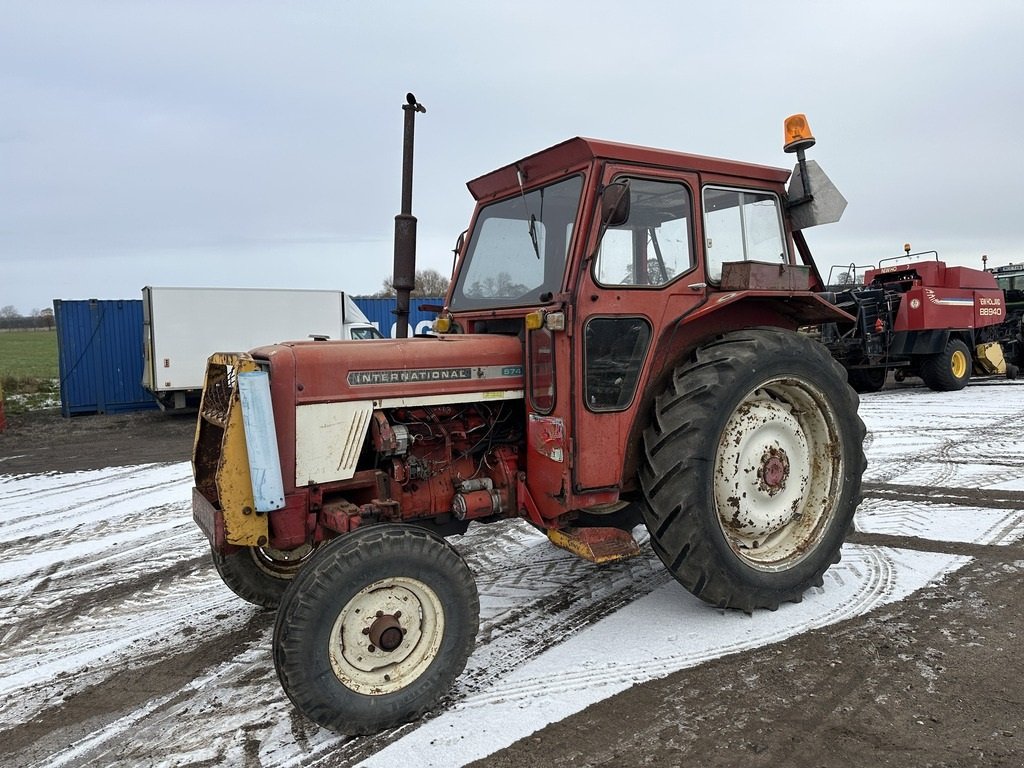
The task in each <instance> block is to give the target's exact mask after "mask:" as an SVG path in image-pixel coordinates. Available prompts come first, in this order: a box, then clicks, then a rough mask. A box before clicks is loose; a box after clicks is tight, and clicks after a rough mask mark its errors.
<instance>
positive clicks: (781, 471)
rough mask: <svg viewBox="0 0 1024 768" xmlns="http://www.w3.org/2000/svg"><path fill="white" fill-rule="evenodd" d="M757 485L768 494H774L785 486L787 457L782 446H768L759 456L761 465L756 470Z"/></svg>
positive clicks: (787, 465)
mask: <svg viewBox="0 0 1024 768" xmlns="http://www.w3.org/2000/svg"><path fill="white" fill-rule="evenodd" d="M757 477H758V480H759V483H758V487H759V488H760V489H761V490H762V491H764V492H765V493H767V494H768V495H769V496H774V495H775V494H777V493H778V492H779V491H781V490H784V489H785V487H786V478H788V477H789V457H788V456H787V455H786V452H785V451H784V450H783V449H782V448H778V447H775V446H769V447H768V448H765V451H764V455H763V456H762V457H761V467H760V469H758V470H757Z"/></svg>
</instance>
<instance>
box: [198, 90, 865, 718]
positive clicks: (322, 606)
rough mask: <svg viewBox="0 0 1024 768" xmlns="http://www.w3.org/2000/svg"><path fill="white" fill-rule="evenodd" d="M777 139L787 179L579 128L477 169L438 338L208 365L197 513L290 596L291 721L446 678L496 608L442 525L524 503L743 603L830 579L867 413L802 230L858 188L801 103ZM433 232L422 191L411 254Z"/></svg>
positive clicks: (599, 547) (562, 537)
mask: <svg viewBox="0 0 1024 768" xmlns="http://www.w3.org/2000/svg"><path fill="white" fill-rule="evenodd" d="M413 105H414V99H411V100H410V105H409V107H407V108H406V109H407V110H408V109H410V108H412V109H415V108H416V107H418V106H419V105H418V104H415V106H413ZM407 116H408V112H407ZM407 125H408V123H407ZM785 130H786V146H785V149H786V150H787V151H790V152H796V153H797V159H798V171H797V173H796V174H795V175H794V178H793V180H792V183H791V184H790V188H789V189H788V190H787V187H786V182H787V180H789V179H790V172H789V171H787V170H783V169H777V168H770V167H765V166H760V165H753V164H748V163H741V162H736V161H731V160H721V159H715V158H709V157H703V156H699V155H691V154H683V153H679V152H673V151H666V150H659V149H650V148H644V147H638V146H632V145H625V144H617V143H612V142H606V141H596V140H592V139H585V138H573V139H570V140H568V141H565V142H563V143H561V144H558V145H556V146H553V147H550V148H548V149H545V150H543V151H541V152H538V153H536V154H533V155H530V156H528V157H525V158H523V159H521V160H519V161H517V162H514V163H511V164H509V165H505V166H503V167H500V168H498V169H497V170H495V171H493V172H491V173H488V174H486V175H484V176H481V177H479V178H476V179H474V180H473V181H470V182H469V183H468V187H469V191H470V192H471V194H472V195H473V197H474V198H475V200H476V208H475V211H474V213H473V216H472V219H471V222H470V225H469V228H468V230H467V231H466V232H465V233H464V234H463V236H461V237H460V238H459V242H458V246H457V260H456V263H455V267H454V273H453V280H452V283H451V288H450V290H449V293H448V295H447V297H446V301H445V305H444V306H443V307H439V308H438V317H437V320H436V323H435V333H434V334H433V335H431V336H428V337H414V338H406V339H383V340H367V341H361V342H358V343H355V342H347V341H323V340H314V341H298V342H287V343H280V344H274V345H270V346H264V347H259V348H257V349H253V350H250V351H248V352H240V351H236V352H225V353H218V354H216V355H214V356H212V357H211V358H210V360H209V363H208V366H207V373H206V383H205V387H204V392H203V399H202V404H201V406H200V413H199V420H198V427H197V433H196V441H195V451H194V459H193V466H194V472H195V482H196V485H195V489H194V493H193V516H194V518H195V520H196V522H197V523H198V525H199V526H200V527H201V528H202V530H203V531H204V532H205V533H206V535H207V537H208V539H209V541H210V544H211V547H212V550H213V558H214V562H215V564H216V567H217V569H218V571H219V573H220V575H221V577H222V578H223V581H224V582H225V583H226V584H227V585H228V586H229V587H230V588H231V589H232V590H234V591H235V592H236V593H237V594H238V595H239V596H241V597H242V598H244V599H246V600H248V601H250V602H252V603H255V604H257V605H262V606H267V607H277V609H278V613H277V618H276V624H275V629H274V638H273V656H274V662H275V665H276V668H277V672H278V676H279V679H280V681H281V683H282V685H283V687H284V689H285V691H286V693H287V695H288V696H289V698H290V699H291V701H292V702H293V703H294V704H295V705H296V707H297V708H298V709H299V710H301V711H302V712H303V713H305V714H306V715H307V716H308V717H310V718H311V719H313V720H314V721H316V722H317V723H319V724H321V725H323V726H325V727H328V728H330V729H333V730H335V731H337V732H340V733H346V734H359V733H369V732H373V731H377V730H380V729H383V728H386V727H389V726H393V725H396V724H398V723H401V722H404V721H407V720H410V719H413V718H416V717H418V716H419V715H421V714H422V713H424V712H425V711H426V710H428V709H429V708H430V707H431V706H433V705H434V704H435V703H436V702H437V700H438V699H439V697H441V696H442V695H443V694H444V693H445V692H446V691H447V690H448V689H449V688H450V687H451V685H452V684H453V682H454V680H455V679H456V677H457V676H458V675H459V674H460V672H461V671H462V670H463V669H464V667H465V664H466V663H467V660H468V657H469V655H470V653H471V650H472V648H473V644H474V639H475V636H476V633H477V629H478V622H479V601H478V597H477V592H476V587H475V584H474V580H473V577H472V574H471V573H470V570H469V568H468V566H467V565H466V563H465V561H464V560H463V558H462V556H461V555H460V553H459V551H458V550H457V549H456V547H455V546H453V545H452V543H451V542H450V540H449V539H450V538H451V537H457V536H458V535H459V534H462V533H464V532H465V531H466V530H467V528H468V527H469V526H470V525H479V524H493V523H500V522H501V521H506V520H509V519H512V518H518V519H522V520H525V521H527V522H528V523H529V524H530V525H532V526H533V527H534V528H536V529H537V530H538V531H539V532H541V533H542V534H543V535H545V536H546V537H547V538H548V540H549V541H550V542H551V544H552V545H554V546H557V547H561V548H563V549H565V550H568V551H570V552H572V553H573V554H575V555H577V556H579V557H582V558H585V559H587V560H590V561H592V562H594V563H598V564H600V563H608V562H612V561H615V560H618V559H622V558H625V557H630V556H634V555H636V554H638V553H639V546H638V543H637V541H636V540H635V538H634V537H633V534H632V531H633V530H634V529H635V527H636V526H637V525H640V524H643V525H645V526H646V528H647V530H648V531H649V533H650V542H651V546H652V548H653V550H654V551H655V552H656V553H657V555H658V557H659V558H660V559H661V560H662V562H663V563H664V565H665V567H666V568H667V569H668V570H669V571H670V573H671V574H672V575H673V576H674V577H675V579H676V580H678V581H679V582H680V583H681V584H682V585H683V586H684V587H686V588H687V589H688V590H690V591H691V592H692V593H693V594H694V595H696V596H697V597H698V598H700V599H701V600H704V601H706V602H708V603H710V604H712V605H715V606H720V607H725V608H735V609H739V610H742V611H746V612H748V613H749V612H753V611H754V610H755V609H759V608H768V609H774V608H776V607H777V606H779V605H780V604H781V603H784V602H788V601H799V600H800V599H801V597H802V595H803V594H804V593H805V591H806V590H808V589H809V588H811V587H815V586H820V585H822V583H823V574H824V573H825V571H826V570H827V569H828V568H829V567H830V566H831V565H832V564H833V563H835V562H837V561H838V559H839V556H840V547H841V545H842V543H843V540H844V537H845V535H846V532H847V531H848V530H849V529H850V526H851V521H852V517H853V513H854V509H855V508H856V506H857V504H858V502H859V500H860V484H861V476H862V474H863V471H864V467H865V459H864V454H863V449H862V442H863V438H864V426H863V423H862V422H861V420H860V418H859V417H858V415H857V407H858V400H857V395H856V394H855V392H854V391H853V390H852V389H851V388H850V387H849V386H848V384H847V381H846V374H845V372H844V371H843V369H842V367H841V366H840V365H839V364H838V363H836V362H835V361H834V360H833V359H832V358H831V357H830V355H829V354H828V351H827V350H826V349H825V348H824V347H823V346H821V345H820V344H818V343H817V342H815V341H814V340H812V339H809V338H807V337H806V336H805V335H803V334H801V333H799V332H798V329H799V328H800V327H801V326H806V325H809V324H826V323H837V324H838V323H849V322H852V321H853V320H854V318H853V316H852V315H849V314H847V313H846V312H845V311H844V310H843V309H842V308H839V307H837V306H835V305H834V304H832V303H830V302H828V301H827V300H825V299H824V298H823V297H822V296H821V295H819V291H820V290H821V289H822V288H823V285H822V283H821V279H820V276H819V274H818V271H817V269H816V268H815V266H814V262H813V260H812V258H811V254H810V251H809V248H808V246H807V243H806V241H805V239H804V237H803V233H802V230H803V228H805V227H808V226H813V225H815V224H818V223H828V222H830V221H835V220H837V219H838V216H839V215H840V214H841V212H842V207H843V206H845V201H843V200H842V198H841V196H839V195H838V192H836V191H835V189H834V187H832V186H831V184H830V183H829V182H828V179H827V177H825V176H824V174H823V173H822V172H821V171H820V169H819V168H818V167H817V165H816V164H815V163H813V162H812V161H806V160H805V157H804V151H805V149H806V148H808V147H810V146H811V145H812V144H813V143H814V138H813V137H812V136H811V134H810V130H809V128H808V127H807V123H806V120H805V119H804V118H803V116H802V115H798V116H794V117H793V118H790V119H789V120H787V123H786V129H785ZM403 197H404V196H403ZM414 233H415V226H414V220H411V212H410V211H409V210H408V206H406V205H403V213H402V214H400V216H399V217H396V246H395V253H396V262H398V261H399V260H403V259H408V258H410V254H414V252H415V248H414V247H412V246H410V243H409V242H408V239H403V238H409V237H410V236H411V235H414ZM412 273H413V270H412V269H411V266H410V264H409V263H408V261H403V263H401V264H399V263H396V266H395V274H396V283H397V282H398V279H397V276H398V275H410V274H412Z"/></svg>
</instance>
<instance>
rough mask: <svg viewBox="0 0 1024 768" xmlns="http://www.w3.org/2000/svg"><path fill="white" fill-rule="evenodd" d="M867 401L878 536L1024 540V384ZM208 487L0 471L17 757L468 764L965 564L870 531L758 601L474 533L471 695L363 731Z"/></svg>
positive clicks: (513, 535) (0, 650)
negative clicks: (268, 592) (318, 692)
mask: <svg viewBox="0 0 1024 768" xmlns="http://www.w3.org/2000/svg"><path fill="white" fill-rule="evenodd" d="M861 415H862V417H863V418H864V420H865V423H866V424H867V426H868V430H869V434H868V439H867V443H866V450H867V454H868V462H869V467H868V472H867V475H866V476H865V484H866V494H865V500H864V502H863V504H862V505H861V507H860V509H859V511H858V515H857V528H858V530H859V531H861V532H865V533H874V534H886V535H893V536H912V537H918V538H919V539H923V540H933V541H935V542H966V543H978V544H990V545H1004V544H1008V543H1010V542H1013V541H1017V540H1020V539H1021V538H1024V441H1022V440H1021V439H1020V437H1019V435H1020V425H1021V424H1022V423H1024V418H1022V417H1024V383H1021V382H1008V381H990V382H975V383H972V385H971V386H970V387H968V388H967V389H965V390H964V391H962V392H954V393H933V392H929V391H927V390H924V389H920V388H908V389H896V390H890V391H885V392H881V393H877V394H873V395H867V396H865V397H863V398H862V404H861ZM190 488H191V475H190V470H189V466H188V464H172V465H145V466H135V467H118V468H112V469H107V470H101V471H91V472H80V473H74V474H63V475H62V474H44V475H22V476H10V475H0V551H2V553H3V557H2V558H0V742H2V743H3V746H0V752H3V753H6V754H7V755H8V757H9V758H10V759H8V760H7V762H9V763H12V764H13V763H17V764H19V765H40V766H41V765H47V766H63V765H83V764H95V765H107V764H119V765H138V764H146V765H164V766H182V765H198V764H204V765H209V764H214V763H223V764H238V765H243V764H247V765H260V766H293V765H294V766H308V765H318V764H322V765H327V764H330V765H348V764H366V765H380V766H384V765H388V764H392V763H394V762H395V761H400V762H402V763H404V764H408V765H412V764H415V765H424V766H427V765H438V766H441V765H446V766H447V765H460V764H464V763H466V762H469V761H471V760H474V759H477V758H480V757H484V756H486V755H488V754H491V753H492V752H494V751H496V750H498V749H501V748H502V747H504V746H506V745H508V744H510V743H512V742H513V741H515V740H516V739H518V738H521V737H523V736H526V735H528V734H530V733H532V732H533V731H535V730H537V729H538V728H540V727H542V726H544V725H545V724H547V723H549V722H552V721H556V720H560V719H562V718H565V717H567V716H568V715H570V714H573V713H575V712H578V711H580V710H581V709H583V708H584V707H586V706H587V705H588V704H590V703H593V702H595V701H599V700H601V699H603V698H605V697H608V696H611V695H613V694H615V693H617V692H619V691H621V690H624V689H625V688H628V687H629V686H632V685H634V684H636V683H639V682H643V681H646V680H650V679H653V678H656V677H661V676H664V675H667V674H669V673H671V672H673V671H675V670H679V669H682V668H685V667H689V666H694V665H698V664H701V663H704V662H706V661H708V660H709V659H713V658H716V657H718V656H721V655H724V654H727V653H733V652H736V651H739V650H743V649H748V648H754V647H757V646H761V645H764V644H767V643H771V642H775V641H777V640H780V639H783V638H786V637H789V636H791V635H794V634H797V633H801V632H805V631H807V630H809V629H811V628H814V627H820V626H824V625H827V624H830V623H833V622H836V621H840V620H842V619H845V618H848V617H850V616H855V615H858V614H861V613H864V612H866V611H869V610H871V609H872V608H875V607H877V606H879V605H882V604H885V603H889V602H893V601H897V600H900V599H903V598H904V597H906V596H907V595H909V594H911V593H913V592H914V591H916V590H918V589H920V588H921V587H923V586H924V585H926V584H928V583H930V582H933V581H935V580H936V579H939V578H941V577H942V576H944V575H945V574H947V573H949V572H950V571H952V570H955V569H956V568H958V567H959V566H961V565H963V564H964V563H965V562H966V561H967V558H966V557H965V556H955V555H950V554H944V548H943V547H941V546H936V547H935V548H934V551H930V550H929V548H928V547H927V546H917V547H915V548H914V549H897V548H891V547H882V546H874V545H866V544H856V545H854V544H850V545H847V546H846V547H845V548H844V552H843V560H842V562H841V563H839V564H838V565H837V566H835V567H833V568H832V569H831V570H830V571H829V572H828V573H827V574H826V579H825V584H824V587H823V589H816V590H812V591H811V592H810V593H809V594H808V595H807V596H806V598H805V599H804V601H803V602H802V603H800V604H792V605H785V606H783V607H782V608H780V609H779V610H778V611H776V612H758V613H757V614H755V615H754V616H746V615H743V614H737V613H735V612H725V611H720V610H716V609H714V608H711V607H709V606H707V605H705V604H703V603H701V602H699V601H698V600H696V599H695V598H693V597H692V596H690V595H689V594H688V593H687V592H686V591H685V590H684V589H683V588H682V587H680V586H678V585H677V584H676V583H675V582H673V581H672V580H671V579H670V578H669V577H668V576H667V575H666V574H665V572H664V571H663V569H662V567H661V565H660V563H658V562H657V560H656V558H655V557H654V556H653V555H652V554H651V553H650V551H649V550H648V549H645V550H644V555H642V556H640V557H638V558H635V559H633V560H631V561H627V562H624V563H619V564H616V565H613V566H609V567H603V568H600V569H599V568H597V567H595V566H593V565H591V564H589V563H586V562H583V561H580V560H578V559H576V558H574V557H573V556H571V555H569V554H567V553H565V552H562V551H561V550H557V549H555V548H553V547H551V546H550V545H549V544H548V543H547V541H546V539H545V538H544V537H542V536H541V535H539V534H538V533H536V532H535V531H533V530H532V529H531V528H529V527H528V526H526V525H523V524H520V523H515V522H512V523H508V524H504V525H500V526H491V527H483V526H481V527H478V528H474V529H472V530H471V531H470V532H469V534H467V535H466V536H464V537H462V538H461V539H460V540H458V541H457V546H458V547H459V549H460V550H461V551H462V552H463V554H464V555H465V557H466V558H467V561H468V562H469V563H470V566H471V568H472V569H473V571H474V573H475V574H476V577H477V583H478V587H479V590H480V602H481V629H480V634H479V636H478V642H477V648H476V651H475V652H474V654H473V656H472V657H471V659H470V662H469V666H468V667H467V669H466V672H465V673H464V674H463V675H462V677H461V678H460V679H459V681H458V683H457V685H456V688H455V690H454V691H453V692H452V695H451V696H449V697H448V698H447V699H446V702H445V704H444V706H443V707H441V708H440V709H439V711H438V712H436V713H435V715H434V716H433V717H430V718H427V719H425V720H424V721H422V722H419V723H414V724H410V725H408V726H404V727H402V728H399V729H395V730H393V731H389V732H386V733H383V734H379V735H377V736H373V737H364V738H355V739H345V738H342V737H339V736H336V735H334V734H332V733H330V732H327V731H325V730H323V729H320V728H318V727H317V726H315V725H313V724H311V723H310V722H308V721H306V720H305V719H304V718H303V717H301V716H300V715H298V714H297V713H296V712H295V711H294V710H293V708H292V707H291V705H290V703H289V702H288V701H287V699H286V698H285V695H284V693H283V692H282V690H281V688H280V686H279V684H278V682H277V678H276V675H275V673H274V668H273V662H272V660H271V656H270V635H271V630H272V617H271V616H270V615H269V614H268V613H266V612H261V611H258V610H257V609H255V608H254V607H252V606H250V605H248V604H247V603H244V602H242V601H241V600H239V599H237V598H235V597H234V595H233V594H232V593H230V592H229V591H228V590H227V589H226V588H225V587H224V586H223V585H222V584H221V583H220V580H219V579H218V577H217V575H216V574H215V572H214V571H213V569H212V566H211V565H210V563H209V558H208V553H207V548H206V544H205V540H204V539H203V536H202V534H201V533H200V532H199V531H198V529H197V528H196V527H195V526H194V525H193V523H192V521H191V511H190V501H189V499H190ZM979 491H981V492H980V493H979ZM947 549H948V548H947ZM29 732H31V735H26V734H29ZM40 732H47V733H52V734H53V735H52V737H50V738H41V737H40V736H39V733H40ZM410 755H414V756H415V758H414V760H413V761H412V762H410ZM12 761H13V762H12Z"/></svg>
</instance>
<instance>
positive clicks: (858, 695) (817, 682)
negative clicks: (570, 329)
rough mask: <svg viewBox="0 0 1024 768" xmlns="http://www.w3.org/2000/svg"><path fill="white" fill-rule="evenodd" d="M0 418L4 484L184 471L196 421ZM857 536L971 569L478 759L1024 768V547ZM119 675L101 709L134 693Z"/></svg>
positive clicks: (636, 690)
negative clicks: (964, 558)
mask: <svg viewBox="0 0 1024 768" xmlns="http://www.w3.org/2000/svg"><path fill="white" fill-rule="evenodd" d="M8 422H9V425H8V429H7V431H6V432H5V433H0V473H6V474H21V473H30V472H33V473H34V472H48V471H73V470H81V469H90V468H100V467H104V466H115V465H124V464H131V463H146V462H154V461H183V460H186V459H187V458H188V456H189V452H190V448H191V441H192V433H193V424H194V422H193V417H191V416H171V415H167V414H163V413H158V412H148V413H137V414H123V415H110V416H80V417H76V418H73V419H63V418H61V417H60V415H59V414H57V413H54V412H44V413H34V414H25V415H18V416H11V417H9V418H8ZM869 491H870V489H869ZM979 495H983V494H979ZM976 501H979V502H980V501H983V499H980V498H979V499H977V500H976ZM855 540H858V541H861V542H864V543H871V544H885V545H888V546H899V547H907V548H913V549H925V550H934V551H941V552H953V553H957V554H967V555H971V556H973V557H974V558H975V559H974V560H973V561H972V562H971V563H970V564H969V565H967V566H966V567H965V568H963V569H961V570H960V571H957V572H955V573H953V574H951V575H950V576H948V577H947V578H946V579H945V580H944V581H943V582H941V583H939V584H937V585H933V586H931V587H928V588H926V589H925V590H923V591H921V592H919V593H917V594H915V595H913V596H912V597H910V598H909V599H907V600H905V601H903V602H899V603H894V604H891V605H888V606H885V607H883V608H880V609H877V610H875V611H873V612H871V613H868V614H866V615H864V616H860V617H858V618H855V619H851V620H847V621H845V622H842V623H839V624H835V625H832V626H829V627H827V628H825V629H822V630H817V631H812V632H808V633H806V634H803V635H800V636H797V637H794V638H791V639H789V640H786V641H784V642H781V643H777V644H774V645H770V646H766V647H763V648H759V649H757V650H753V651H749V652H743V653H738V654H735V655H732V656H728V657H725V658H720V659H717V660H714V661H711V662H708V663H705V664H702V665H701V666H698V667H695V668H692V669H688V670H684V671H682V672H678V673H676V674H673V675H671V676H669V677H666V678H663V679H661V680H657V681H654V682H650V683H646V684H642V685H637V686H635V687H633V688H631V689H629V690H627V691H626V692H624V693H622V694H619V695H617V696H614V697H612V698H609V699H606V700H604V701H602V702H600V703H598V704H596V705H594V706H591V707H590V708H588V709H586V710H584V711H583V712H581V713H579V714H578V715H575V716H572V717H570V718H567V719H566V720H563V721H561V722H558V723H555V724H552V725H550V726H548V727H547V728H545V729H543V730H541V731H538V732H537V733H534V734H533V735H531V736H529V737H527V738H526V739H523V740H521V741H519V742H517V743H516V744H514V745H512V746H511V747H509V748H507V749H504V750H502V751H500V752H498V753H496V754H495V755H492V756H490V757H488V758H487V759H485V760H483V761H481V762H479V763H476V764H475V765H483V766H499V767H505V766H508V767H509V768H511V767H512V766H516V767H518V766H532V765H538V766H539V765H545V766H570V765H571V766H597V765H602V766H633V765H637V766H639V765H657V766H672V765H702V766H703V765H707V766H719V765H721V766H733V765H743V766H768V765H786V766H796V767H798V768H799V767H802V766H807V767H810V766H832V765H842V766H884V765H893V766H1022V765H1024V616H1022V606H1024V547H1022V546H1021V544H1020V543H1018V544H1015V545H1012V546H982V545H963V544H947V543H942V542H934V541H925V540H921V539H907V538H901V537H883V536H878V535H867V534H855ZM636 631H637V633H643V632H644V627H643V626H638V627H637V628H636ZM117 679H118V678H115V685H114V686H110V687H109V689H108V690H105V691H104V695H105V696H107V697H109V698H110V700H111V701H118V700H124V699H131V698H133V697H135V696H137V695H138V692H137V691H133V690H131V686H132V685H133V683H132V680H133V678H132V676H130V675H129V676H125V678H124V681H123V685H124V688H123V689H118V688H117V687H116V681H117ZM26 727H29V728H31V727H32V724H26ZM22 735H23V736H25V737H28V738H29V739H31V738H32V736H31V735H30V734H22ZM37 736H38V734H37ZM409 765H415V757H414V756H410V762H409Z"/></svg>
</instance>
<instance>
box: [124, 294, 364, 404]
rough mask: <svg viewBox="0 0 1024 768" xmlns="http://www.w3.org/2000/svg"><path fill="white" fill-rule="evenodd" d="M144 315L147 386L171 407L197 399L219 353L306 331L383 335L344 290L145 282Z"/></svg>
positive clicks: (316, 334)
mask: <svg viewBox="0 0 1024 768" xmlns="http://www.w3.org/2000/svg"><path fill="white" fill-rule="evenodd" d="M142 322H143V345H144V347H145V349H144V351H143V354H144V364H143V373H142V386H143V387H145V388H146V389H147V390H149V391H150V392H152V393H153V395H154V397H156V399H157V402H158V403H160V406H161V407H162V408H165V409H168V410H173V409H179V408H187V407H195V406H197V405H198V403H199V396H200V394H201V393H202V389H203V380H204V377H205V375H206V360H207V358H208V357H209V356H210V355H211V354H212V353H214V352H237V351H244V350H249V349H252V348H254V347H259V346H263V345H265V344H275V343H277V342H281V341H297V340H306V339H309V338H328V339H375V338H381V334H380V332H379V331H378V330H377V329H376V328H375V327H374V326H373V325H371V324H370V322H369V321H368V320H367V319H366V316H365V315H364V314H363V313H362V312H361V311H360V309H359V307H357V306H356V304H355V302H354V301H352V298H351V297H350V296H348V295H347V294H346V293H344V292H343V291H314V290H286V289H270V288H158V287H154V286H146V287H145V288H143V289H142Z"/></svg>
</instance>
